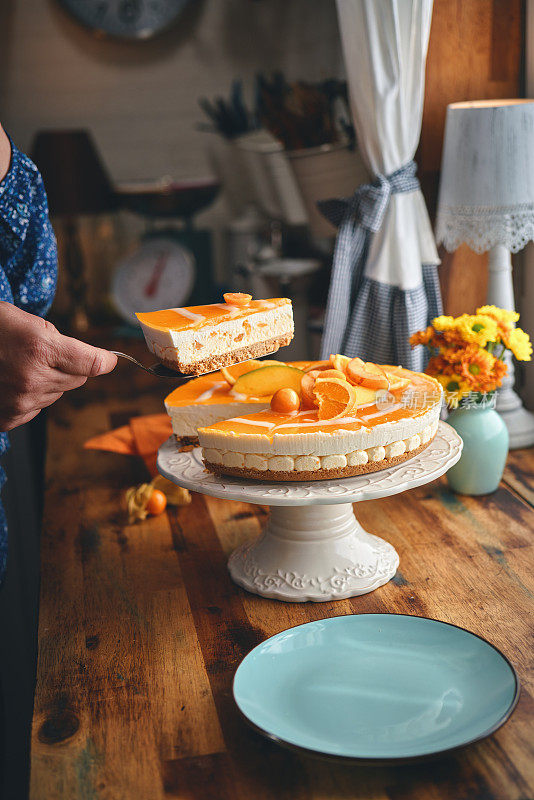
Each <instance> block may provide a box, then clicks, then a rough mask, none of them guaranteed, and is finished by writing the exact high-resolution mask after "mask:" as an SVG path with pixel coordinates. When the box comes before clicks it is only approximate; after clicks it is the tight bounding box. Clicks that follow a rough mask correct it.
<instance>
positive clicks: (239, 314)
mask: <svg viewBox="0 0 534 800" xmlns="http://www.w3.org/2000/svg"><path fill="white" fill-rule="evenodd" d="M289 302H290V300H288V299H287V298H286V297H273V298H271V299H270V300H252V301H251V302H250V303H249V305H248V306H245V307H240V306H231V305H228V304H227V303H214V304H213V305H209V306H186V307H184V308H167V309H164V310H163V311H149V312H146V313H142V314H136V317H137V319H138V320H139V322H142V323H143V324H144V325H148V326H150V327H151V328H156V329H157V330H164V331H168V330H173V331H181V330H198V328H202V327H203V326H204V325H210V324H213V323H216V322H226V321H227V320H230V319H242V318H244V317H249V316H252V315H254V314H257V313H258V312H259V311H268V310H269V309H271V308H279V307H280V306H284V305H287V304H288V303H289Z"/></svg>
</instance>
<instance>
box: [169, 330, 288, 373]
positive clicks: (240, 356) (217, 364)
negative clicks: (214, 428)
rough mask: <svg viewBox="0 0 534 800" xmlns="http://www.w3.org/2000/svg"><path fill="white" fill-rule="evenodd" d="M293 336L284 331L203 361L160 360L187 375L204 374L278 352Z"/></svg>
mask: <svg viewBox="0 0 534 800" xmlns="http://www.w3.org/2000/svg"><path fill="white" fill-rule="evenodd" d="M292 338H293V334H292V333H284V334H282V335H280V336H275V337H274V338H272V339H267V340H265V341H263V342H256V343H255V344H251V345H248V346H247V347H242V348H240V349H238V350H232V351H231V352H228V353H224V354H221V355H216V356H211V357H210V358H205V359H203V360H202V361H195V362H194V363H190V364H189V363H188V364H185V363H182V362H180V361H178V362H176V361H173V360H171V359H167V358H161V359H160V361H161V363H162V364H164V365H165V366H166V367H170V369H174V370H179V371H180V372H182V373H184V374H185V375H202V374H204V373H207V372H215V371H216V370H218V369H220V368H221V367H230V366H232V365H233V364H236V363H238V362H240V361H248V360H249V359H251V358H260V356H266V355H269V354H271V353H274V352H276V351H277V350H278V349H279V348H280V347H285V346H286V345H288V344H290V342H291V340H292Z"/></svg>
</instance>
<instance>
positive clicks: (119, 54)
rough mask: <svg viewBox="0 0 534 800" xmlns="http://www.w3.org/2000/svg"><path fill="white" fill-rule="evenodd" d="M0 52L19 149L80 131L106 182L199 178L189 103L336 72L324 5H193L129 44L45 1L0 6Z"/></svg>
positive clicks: (198, 137)
mask: <svg viewBox="0 0 534 800" xmlns="http://www.w3.org/2000/svg"><path fill="white" fill-rule="evenodd" d="M4 5H6V6H7V9H8V12H7V16H6V12H5V10H4ZM5 20H7V24H6V23H5ZM0 53H1V54H2V55H0V59H1V61H0V113H1V115H2V118H3V121H4V124H5V125H6V126H7V127H8V128H9V130H10V131H11V132H12V134H13V136H14V137H15V139H16V140H17V142H19V143H20V145H21V147H23V148H28V147H29V145H30V143H31V140H32V137H33V135H34V133H35V131H36V130H37V129H39V128H61V127H66V128H67V127H87V128H90V130H91V131H92V132H93V134H94V137H95V139H96V142H97V144H98V147H99V148H100V150H101V153H102V156H103V158H104V160H105V162H106V164H107V165H108V168H109V170H110V172H111V174H112V176H113V178H114V179H115V180H116V181H125V180H130V179H154V178H158V177H161V176H163V175H171V176H172V177H174V178H195V177H201V176H204V175H207V174H210V173H211V166H210V163H209V159H208V155H207V150H208V145H209V144H210V140H211V139H212V138H213V137H212V136H211V135H210V134H203V133H202V134H201V133H199V132H198V130H197V124H198V122H200V121H202V120H203V119H204V115H203V113H202V112H201V110H200V109H199V107H198V98H199V97H200V96H202V95H206V96H207V97H212V96H213V95H215V94H221V93H223V94H225V95H227V94H228V90H229V87H230V83H231V81H232V79H234V78H236V77H242V78H243V79H244V83H245V87H248V89H249V90H250V88H251V86H252V78H253V76H254V73H255V72H256V71H258V70H265V71H271V70H273V69H281V70H283V71H284V72H285V73H286V75H287V76H288V77H289V78H292V79H298V78H307V79H309V80H316V79H321V78H325V77H329V76H331V75H337V74H342V70H343V67H342V56H341V49H340V44H339V35H338V29H337V18H336V11H335V2H334V0H289V1H288V0H261V1H260V2H254V1H253V0H193V1H192V2H191V3H190V5H189V7H188V8H186V10H185V12H184V14H183V16H182V17H181V19H180V21H179V22H178V24H177V26H175V27H174V28H172V29H171V30H169V31H167V32H166V33H165V34H163V35H161V36H159V37H158V38H156V39H154V40H152V41H150V40H149V41H146V42H138V43H124V42H117V41H112V40H99V39H97V38H95V37H94V36H92V35H91V34H90V33H89V32H88V31H86V30H84V29H83V28H82V27H80V26H79V25H78V24H77V23H76V22H74V21H73V20H71V19H70V17H68V16H67V15H66V14H65V13H64V12H63V11H62V9H61V8H60V7H59V4H58V3H57V2H56V0H2V25H1V26H0Z"/></svg>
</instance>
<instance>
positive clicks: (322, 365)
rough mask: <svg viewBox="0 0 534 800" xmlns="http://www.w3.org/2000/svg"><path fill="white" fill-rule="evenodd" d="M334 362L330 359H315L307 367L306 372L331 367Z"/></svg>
mask: <svg viewBox="0 0 534 800" xmlns="http://www.w3.org/2000/svg"><path fill="white" fill-rule="evenodd" d="M331 366H332V364H331V363H330V361H314V362H313V364H310V366H309V367H306V369H305V370H304V372H317V371H318V370H322V369H330V368H331Z"/></svg>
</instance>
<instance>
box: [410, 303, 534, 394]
mask: <svg viewBox="0 0 534 800" xmlns="http://www.w3.org/2000/svg"><path fill="white" fill-rule="evenodd" d="M518 319H519V314H517V313H516V312H515V311H506V310H505V309H502V308H497V307H496V306H482V307H481V308H477V311H476V314H462V316H460V317H446V316H441V317H436V318H435V319H433V320H432V325H429V327H428V328H427V329H426V330H425V331H418V332H417V333H414V334H413V336H411V337H410V344H411V345H412V347H416V346H417V345H420V344H422V345H424V346H425V347H428V349H429V350H430V352H431V357H430V360H429V362H428V364H427V367H426V372H427V373H428V374H429V375H433V376H434V377H435V378H436V379H437V380H438V381H439V382H440V383H441V385H442V386H443V389H444V391H445V399H446V402H447V405H448V406H449V407H450V408H457V407H458V406H459V405H470V404H478V403H483V402H486V401H487V399H488V397H489V398H492V397H493V394H494V392H495V390H496V389H497V388H498V387H499V386H500V385H501V384H502V379H503V377H504V375H506V370H507V366H506V363H505V362H504V356H505V353H506V351H507V350H509V351H510V352H511V353H512V354H513V355H514V356H515V358H517V359H518V360H519V361H530V360H531V356H532V345H531V343H530V339H529V336H528V334H527V333H525V331H523V330H521V328H516V327H515V323H516V322H517V321H518Z"/></svg>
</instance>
